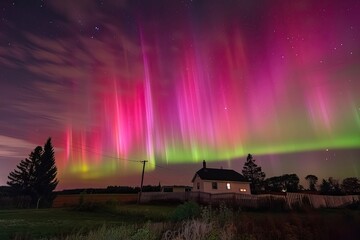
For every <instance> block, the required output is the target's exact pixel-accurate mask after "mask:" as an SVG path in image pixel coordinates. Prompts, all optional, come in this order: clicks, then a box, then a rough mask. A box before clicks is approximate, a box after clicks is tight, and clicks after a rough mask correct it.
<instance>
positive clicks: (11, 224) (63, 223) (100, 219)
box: [0, 204, 176, 240]
mask: <svg viewBox="0 0 360 240" xmlns="http://www.w3.org/2000/svg"><path fill="white" fill-rule="evenodd" d="M175 208H176V206H156V205H155V206H151V205H136V204H130V205H118V206H116V208H113V207H111V208H101V209H96V208H95V209H91V210H90V211H88V210H85V211H78V210H72V209H61V208H51V209H38V210H36V209H15V210H0V239H1V240H3V239H11V238H14V237H15V236H18V237H19V236H22V237H23V238H25V239H26V238H28V239H31V238H41V237H50V236H65V235H67V234H71V233H77V232H79V231H88V230H90V229H95V228H99V227H101V226H102V225H104V224H105V225H106V226H116V225H123V224H137V223H139V224H143V223H145V222H147V221H152V222H159V221H167V220H168V216H170V215H171V213H172V212H173V211H174V209H175Z"/></svg>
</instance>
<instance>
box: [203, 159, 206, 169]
mask: <svg viewBox="0 0 360 240" xmlns="http://www.w3.org/2000/svg"><path fill="white" fill-rule="evenodd" d="M203 168H206V162H205V160H203Z"/></svg>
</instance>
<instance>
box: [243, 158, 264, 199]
mask: <svg viewBox="0 0 360 240" xmlns="http://www.w3.org/2000/svg"><path fill="white" fill-rule="evenodd" d="M242 174H243V175H244V177H245V178H246V179H248V180H249V181H250V182H251V184H250V187H251V192H252V193H259V192H260V191H261V188H262V185H263V182H264V179H265V173H264V172H263V171H262V170H261V167H260V166H258V165H257V164H256V163H255V159H253V157H252V155H251V154H248V156H247V158H246V162H245V163H244V167H243V170H242Z"/></svg>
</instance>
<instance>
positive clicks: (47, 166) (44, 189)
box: [7, 138, 59, 208]
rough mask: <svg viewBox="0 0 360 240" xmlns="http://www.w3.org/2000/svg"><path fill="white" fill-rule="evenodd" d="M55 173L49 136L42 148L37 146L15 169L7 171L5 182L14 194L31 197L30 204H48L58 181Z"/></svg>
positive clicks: (52, 149) (53, 156) (53, 155)
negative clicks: (6, 180)
mask: <svg viewBox="0 0 360 240" xmlns="http://www.w3.org/2000/svg"><path fill="white" fill-rule="evenodd" d="M56 175H57V168H56V165H55V154H54V148H53V146H52V144H51V138H49V139H48V140H47V142H46V143H45V145H44V148H42V147H40V146H37V147H36V148H35V149H34V151H32V152H31V153H30V155H29V158H26V159H24V160H21V162H20V163H19V164H18V165H17V169H15V170H14V171H12V172H10V173H9V176H8V179H9V181H8V182H7V184H8V185H9V186H10V189H11V192H12V193H13V195H14V196H29V197H31V205H33V206H35V205H36V207H37V208H38V207H39V204H40V203H42V205H43V206H49V205H50V204H51V202H52V200H53V197H54V196H53V194H52V193H53V191H54V190H55V188H56V186H57V184H58V182H59V181H58V180H57V179H56Z"/></svg>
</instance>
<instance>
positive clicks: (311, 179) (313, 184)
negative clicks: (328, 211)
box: [305, 174, 318, 191]
mask: <svg viewBox="0 0 360 240" xmlns="http://www.w3.org/2000/svg"><path fill="white" fill-rule="evenodd" d="M305 179H306V180H307V181H308V182H309V190H311V191H316V183H317V181H318V178H317V176H315V175H311V174H310V175H307V176H306V177H305Z"/></svg>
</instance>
